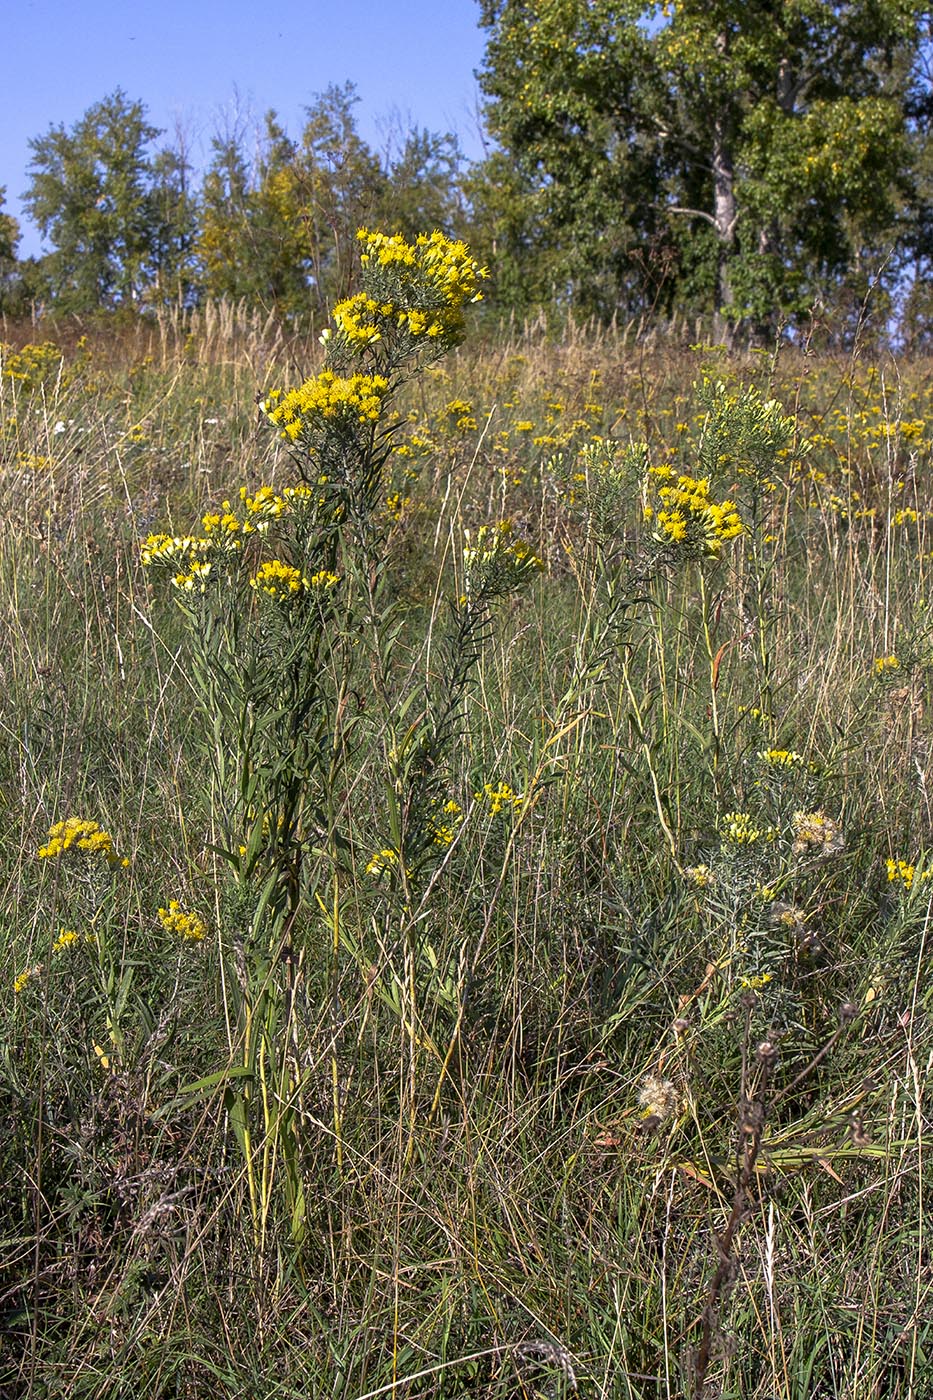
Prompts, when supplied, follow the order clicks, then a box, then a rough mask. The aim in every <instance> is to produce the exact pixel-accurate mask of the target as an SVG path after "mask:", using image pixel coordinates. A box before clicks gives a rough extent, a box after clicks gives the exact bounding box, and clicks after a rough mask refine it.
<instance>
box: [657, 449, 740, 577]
mask: <svg viewBox="0 0 933 1400" xmlns="http://www.w3.org/2000/svg"><path fill="white" fill-rule="evenodd" d="M651 474H652V476H653V477H654V478H655V482H654V485H655V489H656V492H657V502H656V504H652V503H651V502H649V503H648V504H647V505H646V507H645V519H646V520H647V521H653V522H654V526H655V530H654V537H655V539H656V540H658V541H659V542H660V543H661V544H665V545H671V544H679V545H683V546H685V548H687V549H688V550H696V551H698V552H699V553H701V554H707V555H718V554H719V552H720V550H721V549H722V546H723V544H724V543H725V542H726V541H727V540H732V539H735V538H736V536H737V535H741V534H742V533H743V531H744V529H745V526H744V525H743V524H742V519H741V517H740V515H739V513H738V510H737V508H736V504H735V502H734V501H718V502H717V501H714V500H712V499H711V498H710V484H709V480H708V479H707V478H706V477H701V478H695V477H692V476H676V473H675V472H674V469H673V467H670V466H663V467H655V468H653V469H652V473H651ZM658 481H660V482H662V483H663V484H661V485H658V484H657V482H658Z"/></svg>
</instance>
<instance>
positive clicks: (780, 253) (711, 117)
mask: <svg viewBox="0 0 933 1400" xmlns="http://www.w3.org/2000/svg"><path fill="white" fill-rule="evenodd" d="M925 14H926V11H925V9H924V8H923V7H922V6H921V5H920V4H918V3H916V2H915V0H669V3H665V4H647V5H646V4H641V3H635V2H634V0H482V3H481V23H482V24H483V25H484V26H485V28H486V29H487V30H488V33H489V40H488V47H487V53H486V64H485V67H484V69H483V71H482V73H481V75H480V76H481V82H482V86H483V89H484V91H485V93H486V96H487V98H488V105H487V109H486V110H487V117H488V120H489V124H490V128H491V131H492V134H493V135H494V137H495V138H496V140H497V141H498V142H499V144H500V146H501V147H502V149H503V151H505V152H506V153H507V154H508V155H509V156H510V157H511V158H512V160H513V161H514V163H515V166H516V169H517V171H518V172H519V176H520V178H521V179H522V180H523V181H524V182H525V184H526V186H527V187H528V188H529V189H530V191H531V194H532V201H533V203H532V211H531V218H530V220H529V225H530V227H531V229H532V230H533V232H532V235H531V236H530V237H529V239H528V240H527V245H526V255H527V257H528V258H529V259H532V258H534V257H536V256H538V255H539V254H541V253H543V254H544V255H545V257H546V259H547V260H548V261H549V262H550V264H551V266H552V267H553V269H554V277H555V280H562V281H563V283H564V286H565V288H566V289H567V294H568V296H570V297H571V299H572V300H573V302H574V304H575V305H578V306H581V307H582V308H584V309H586V310H594V309H595V310H597V311H600V312H602V313H603V314H610V313H612V312H617V311H622V312H625V313H629V314H630V313H632V312H633V311H638V310H648V309H650V308H651V307H652V306H656V305H657V304H658V303H659V301H661V302H664V301H667V302H668V303H676V304H678V305H680V306H682V307H685V308H687V309H690V310H704V309H705V310H716V311H717V312H721V313H725V314H726V315H728V316H733V317H739V316H750V317H752V318H754V319H756V320H765V319H767V318H768V316H769V315H770V314H771V313H772V312H773V311H774V310H775V309H777V308H780V309H783V310H794V309H801V308H802V307H803V306H805V305H806V304H807V303H808V302H809V301H810V300H812V299H813V298H814V297H816V296H820V295H823V296H825V295H827V294H828V292H829V290H830V288H831V287H833V286H834V285H836V284H838V283H839V282H840V281H845V280H846V279H850V280H851V279H855V280H857V279H858V277H859V275H860V274H864V273H865V270H866V267H867V265H868V263H869V261H870V260H872V259H877V261H878V262H879V263H880V261H881V260H882V258H883V254H884V251H885V250H886V249H887V248H888V247H889V246H891V245H892V244H893V243H894V242H896V240H897V238H898V236H899V220H900V218H901V215H902V212H903V210H904V209H905V207H907V206H908V205H909V203H910V199H911V194H912V170H911V157H910V150H909V117H908V95H909V92H910V88H911V74H912V72H913V67H914V63H915V58H916V54H917V52H918V45H919V43H920V38H921V31H922V21H923V16H924V15H925Z"/></svg>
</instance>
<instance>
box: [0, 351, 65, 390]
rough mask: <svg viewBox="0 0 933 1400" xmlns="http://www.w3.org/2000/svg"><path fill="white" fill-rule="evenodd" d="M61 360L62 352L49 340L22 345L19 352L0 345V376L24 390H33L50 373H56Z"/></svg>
mask: <svg viewBox="0 0 933 1400" xmlns="http://www.w3.org/2000/svg"><path fill="white" fill-rule="evenodd" d="M61 360H62V352H61V350H60V349H59V348H58V346H57V345H55V344H54V342H53V341H51V340H45V341H43V342H42V344H41V345H24V346H23V347H22V348H21V349H20V350H13V349H12V348H11V347H10V346H9V345H0V374H2V375H3V376H4V377H5V378H7V379H12V380H14V381H15V382H16V383H19V384H21V385H22V386H23V387H24V388H26V389H34V388H35V386H36V385H37V384H38V383H40V382H41V381H42V380H43V379H45V378H46V377H47V376H48V374H49V373H50V372H52V371H57V370H58V367H59V365H60V364H61Z"/></svg>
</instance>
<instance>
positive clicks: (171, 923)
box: [159, 899, 207, 943]
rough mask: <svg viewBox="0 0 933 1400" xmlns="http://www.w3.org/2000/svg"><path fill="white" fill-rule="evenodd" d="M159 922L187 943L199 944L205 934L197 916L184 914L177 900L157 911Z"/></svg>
mask: <svg viewBox="0 0 933 1400" xmlns="http://www.w3.org/2000/svg"><path fill="white" fill-rule="evenodd" d="M159 922H160V923H161V925H162V927H163V928H164V929H168V931H169V933H177V934H178V935H179V937H180V938H183V939H185V941H186V942H188V943H200V942H201V940H202V939H203V938H204V935H205V934H206V933H207V926H206V925H205V923H204V921H203V920H202V919H199V918H198V916H197V914H186V913H185V911H184V910H183V909H182V907H181V905H180V904H179V902H178V900H177V899H170V900H169V902H168V908H167V909H160V910H159Z"/></svg>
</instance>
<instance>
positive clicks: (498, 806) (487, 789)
mask: <svg viewBox="0 0 933 1400" xmlns="http://www.w3.org/2000/svg"><path fill="white" fill-rule="evenodd" d="M473 796H474V797H475V798H476V800H477V802H485V803H486V805H487V806H488V808H489V815H490V816H491V817H497V816H498V815H499V813H500V812H503V811H509V810H511V811H513V812H517V811H520V809H521V806H522V803H523V802H524V801H525V799H524V797H522V796H521V795H520V794H519V793H517V792H513V790H512V789H511V788H510V787H509V785H508V783H499V784H497V785H496V786H495V787H494V786H493V784H492V783H484V784H483V787H482V791H480V792H475V793H474V794H473Z"/></svg>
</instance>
